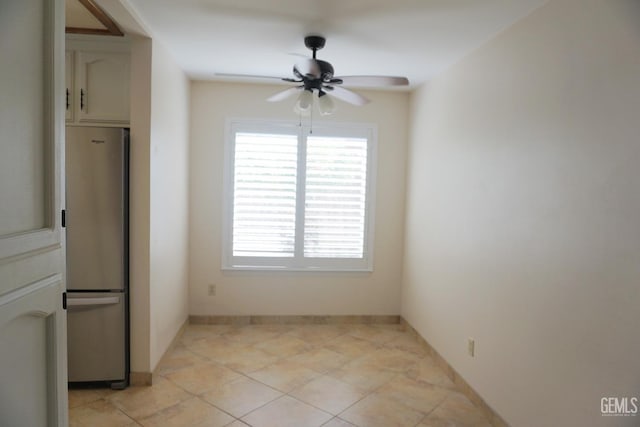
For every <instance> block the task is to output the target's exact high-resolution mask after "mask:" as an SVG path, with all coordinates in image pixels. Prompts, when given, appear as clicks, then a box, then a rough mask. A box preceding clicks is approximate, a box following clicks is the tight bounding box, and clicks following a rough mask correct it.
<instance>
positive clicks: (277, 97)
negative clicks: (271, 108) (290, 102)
mask: <svg viewBox="0 0 640 427" xmlns="http://www.w3.org/2000/svg"><path fill="white" fill-rule="evenodd" d="M303 87H304V86H296V87H290V88H289V89H285V90H283V91H281V92H278V93H276V94H275V95H271V96H270V97H269V98H267V101H269V102H278V101H283V100H285V99H287V98H288V97H290V96H292V95H293V94H295V93H296V92H298V91H299V90H300V89H302V88H303Z"/></svg>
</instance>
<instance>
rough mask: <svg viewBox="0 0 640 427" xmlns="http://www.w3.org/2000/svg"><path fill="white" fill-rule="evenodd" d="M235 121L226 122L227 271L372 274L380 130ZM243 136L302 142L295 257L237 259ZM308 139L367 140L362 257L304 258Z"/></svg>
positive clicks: (363, 126) (362, 126)
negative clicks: (238, 140) (238, 138)
mask: <svg viewBox="0 0 640 427" xmlns="http://www.w3.org/2000/svg"><path fill="white" fill-rule="evenodd" d="M312 129H313V132H312V133H311V134H310V130H311V129H310V128H309V126H304V125H302V126H301V125H300V123H299V122H298V121H285V120H262V119H241V118H233V119H227V120H226V126H225V146H224V168H223V174H224V175H223V203H222V209H223V215H222V217H223V221H222V222H223V223H222V270H257V271H318V272H371V271H373V250H374V241H375V238H374V230H375V206H376V197H375V196H376V176H377V151H378V150H377V133H378V132H377V126H376V125H375V124H370V123H343V122H339V123H338V122H314V123H313V128H312ZM238 132H240V133H242V132H257V133H276V134H278V133H279V134H286V135H295V136H296V137H297V139H298V163H297V165H298V166H297V175H296V177H297V187H296V227H295V232H296V237H295V238H296V242H302V245H299V244H296V250H295V252H294V256H293V257H246V256H234V255H233V207H234V172H235V135H236V133H238ZM309 136H328V137H332V136H333V137H356V138H366V139H367V177H366V186H365V191H366V193H365V214H364V236H363V239H364V242H363V257H362V258H311V257H305V256H304V216H305V208H304V207H305V199H304V198H305V192H306V189H305V182H306V181H305V179H306V157H307V152H306V147H307V138H308V137H309Z"/></svg>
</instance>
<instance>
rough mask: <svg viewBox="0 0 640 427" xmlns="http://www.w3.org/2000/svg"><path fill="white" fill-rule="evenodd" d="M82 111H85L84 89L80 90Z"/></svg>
mask: <svg viewBox="0 0 640 427" xmlns="http://www.w3.org/2000/svg"><path fill="white" fill-rule="evenodd" d="M80 109H81V110H83V111H84V89H80Z"/></svg>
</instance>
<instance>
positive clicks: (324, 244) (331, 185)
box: [304, 136, 367, 258]
mask: <svg viewBox="0 0 640 427" xmlns="http://www.w3.org/2000/svg"><path fill="white" fill-rule="evenodd" d="M306 164H307V168H306V185H305V215H304V256H305V257H319V258H362V257H363V251H364V230H365V206H366V204H365V202H366V193H367V140H366V139H363V138H341V137H318V136H309V137H308V138H307V163H306Z"/></svg>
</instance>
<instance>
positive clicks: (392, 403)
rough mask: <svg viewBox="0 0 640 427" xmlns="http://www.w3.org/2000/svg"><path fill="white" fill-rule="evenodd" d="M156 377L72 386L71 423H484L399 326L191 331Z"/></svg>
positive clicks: (418, 426)
mask: <svg viewBox="0 0 640 427" xmlns="http://www.w3.org/2000/svg"><path fill="white" fill-rule="evenodd" d="M158 373H159V376H158V379H157V380H156V381H155V382H154V384H153V386H151V387H130V388H128V389H126V390H122V391H112V390H107V389H91V390H70V391H69V408H70V409H69V416H70V426H71V427H84V426H87V427H100V426H105V427H118V426H140V425H142V426H163V427H165V426H167V427H171V426H176V427H178V426H185V427H186V426H189V427H191V426H198V427H204V426H207V427H216V426H231V427H246V426H253V427H275V426H278V427H285V426H291V427H315V426H325V427H353V426H358V427H378V426H379V427H394V426H398V427H405V426H407V427H427V426H437V427H441V426H442V427H444V426H465V427H466V426H473V427H477V426H478V427H482V426H490V424H489V422H488V421H487V419H486V418H484V416H483V414H482V413H481V412H480V410H479V409H478V408H477V407H475V406H474V405H473V403H471V401H469V400H468V399H467V398H466V397H465V396H464V395H463V394H461V393H460V392H459V390H458V389H457V388H456V386H455V385H454V384H453V383H452V382H451V381H450V380H449V378H448V377H447V376H446V375H445V373H444V371H442V370H441V369H440V368H439V367H438V366H436V364H435V362H434V361H433V359H432V358H431V357H430V356H428V355H427V352H426V349H425V348H424V347H422V345H421V344H420V343H419V342H418V341H417V340H416V339H415V338H414V337H413V336H411V335H410V334H409V333H407V332H404V331H403V330H402V328H401V327H400V326H399V325H299V326H297V325H249V326H229V325H189V326H188V327H187V328H186V331H185V333H184V334H183V336H182V337H181V339H180V342H179V343H178V345H177V346H176V347H175V348H174V349H173V351H171V352H170V353H169V354H167V355H166V356H165V358H164V359H163V360H162V361H161V363H160V365H159V368H158Z"/></svg>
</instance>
